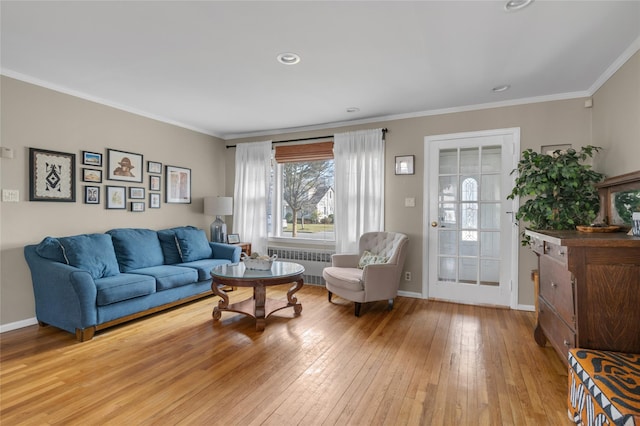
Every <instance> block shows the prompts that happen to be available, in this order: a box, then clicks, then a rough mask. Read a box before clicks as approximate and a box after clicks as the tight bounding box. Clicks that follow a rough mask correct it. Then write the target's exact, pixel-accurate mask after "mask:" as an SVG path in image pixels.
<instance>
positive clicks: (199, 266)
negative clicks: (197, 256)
mask: <svg viewBox="0 0 640 426" xmlns="http://www.w3.org/2000/svg"><path fill="white" fill-rule="evenodd" d="M225 263H231V261H229V260H226V259H202V260H196V261H193V262H187V263H180V264H178V265H176V266H184V267H186V268H193V269H195V270H196V271H198V281H205V280H210V279H211V270H212V269H213V268H215V267H216V266H218V265H224V264H225Z"/></svg>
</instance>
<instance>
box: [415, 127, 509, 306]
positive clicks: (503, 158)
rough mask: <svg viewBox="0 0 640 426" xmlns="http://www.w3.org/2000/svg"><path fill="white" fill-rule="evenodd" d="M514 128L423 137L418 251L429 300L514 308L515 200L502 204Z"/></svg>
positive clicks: (507, 192) (425, 292)
mask: <svg viewBox="0 0 640 426" xmlns="http://www.w3.org/2000/svg"><path fill="white" fill-rule="evenodd" d="M519 146H520V130H519V129H517V128H515V129H500V130H491V131H483V132H471V133H458V134H451V135H440V136H429V137H426V138H425V158H426V160H425V164H426V165H427V168H426V170H425V185H424V188H425V194H424V200H425V206H424V211H425V217H424V232H423V233H424V240H425V242H426V247H425V250H424V253H425V261H424V264H425V265H427V269H428V273H424V276H425V277H426V282H423V294H427V295H428V297H429V298H435V299H440V300H449V301H454V302H459V303H467V304H478V305H497V306H511V307H516V305H517V277H518V273H517V271H518V265H517V263H518V227H517V225H516V224H515V223H514V221H515V219H514V213H513V212H514V211H516V209H517V200H514V201H511V200H507V195H508V194H509V193H510V191H511V188H512V186H513V176H511V170H513V169H514V168H515V166H516V163H517V161H518V156H519V154H518V153H519Z"/></svg>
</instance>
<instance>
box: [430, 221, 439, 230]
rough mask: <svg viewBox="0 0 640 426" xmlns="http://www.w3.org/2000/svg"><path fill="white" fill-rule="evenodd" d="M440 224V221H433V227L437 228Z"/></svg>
mask: <svg viewBox="0 0 640 426" xmlns="http://www.w3.org/2000/svg"><path fill="white" fill-rule="evenodd" d="M437 226H438V222H436V221H435V220H434V221H433V222H431V227H432V228H436V227H437Z"/></svg>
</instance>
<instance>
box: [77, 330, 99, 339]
mask: <svg viewBox="0 0 640 426" xmlns="http://www.w3.org/2000/svg"><path fill="white" fill-rule="evenodd" d="M95 334H96V328H95V327H89V328H84V329H82V330H81V329H79V328H76V339H77V340H78V342H86V341H87V340H91V339H93V336H94V335H95Z"/></svg>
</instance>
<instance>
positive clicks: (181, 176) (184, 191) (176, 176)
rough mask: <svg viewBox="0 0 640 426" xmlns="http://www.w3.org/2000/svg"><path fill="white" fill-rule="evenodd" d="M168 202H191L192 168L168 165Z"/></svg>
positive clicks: (166, 196)
mask: <svg viewBox="0 0 640 426" xmlns="http://www.w3.org/2000/svg"><path fill="white" fill-rule="evenodd" d="M166 172H167V173H166V176H165V180H166V193H165V198H166V200H165V201H166V202H167V203H178V204H191V169H187V168H184V167H175V166H166Z"/></svg>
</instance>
